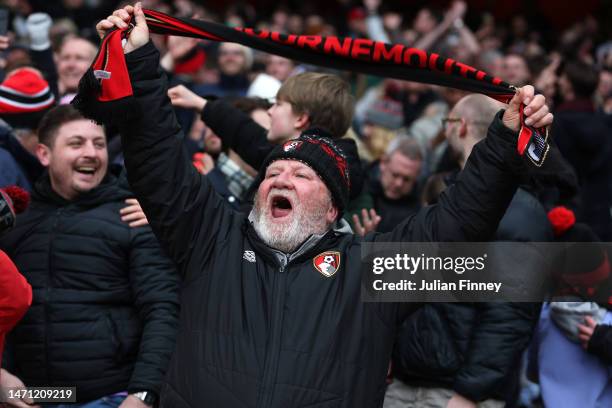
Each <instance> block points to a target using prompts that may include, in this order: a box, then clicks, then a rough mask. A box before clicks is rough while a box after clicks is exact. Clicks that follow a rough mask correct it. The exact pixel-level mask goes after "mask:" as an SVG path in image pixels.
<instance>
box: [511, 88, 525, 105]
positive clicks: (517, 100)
mask: <svg viewBox="0 0 612 408" xmlns="http://www.w3.org/2000/svg"><path fill="white" fill-rule="evenodd" d="M522 102H523V88H518V90H517V91H516V93H515V94H514V97H512V99H511V100H510V102H509V103H508V109H516V110H518V109H519V107H520V106H521V103H522Z"/></svg>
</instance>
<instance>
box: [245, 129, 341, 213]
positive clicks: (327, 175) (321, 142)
mask: <svg viewBox="0 0 612 408" xmlns="http://www.w3.org/2000/svg"><path fill="white" fill-rule="evenodd" d="M277 160H297V161H300V162H302V163H304V164H306V165H307V166H309V167H310V168H312V169H313V170H314V171H315V172H316V173H317V174H318V175H319V177H321V179H322V180H323V182H324V183H325V185H326V186H327V188H328V189H329V191H330V192H331V196H332V200H333V202H334V205H335V206H336V207H337V208H338V210H340V211H342V210H343V209H345V208H346V206H347V204H348V201H349V192H350V178H349V168H348V163H347V160H346V157H345V156H344V153H343V152H342V150H341V149H340V148H339V147H338V146H336V144H335V143H334V142H333V140H332V138H331V137H330V135H329V133H327V132H325V131H324V130H322V129H318V128H311V129H308V130H305V131H304V132H303V133H302V134H301V135H300V137H298V138H297V139H292V140H289V141H287V142H285V143H283V144H282V145H279V146H276V147H275V148H274V150H272V152H270V154H269V155H268V157H266V159H265V160H264V162H263V165H262V167H261V169H260V171H259V175H258V176H257V179H256V181H255V186H258V185H259V184H260V183H261V182H262V181H263V179H264V177H265V174H266V169H267V168H268V166H269V165H270V163H272V162H274V161H277Z"/></svg>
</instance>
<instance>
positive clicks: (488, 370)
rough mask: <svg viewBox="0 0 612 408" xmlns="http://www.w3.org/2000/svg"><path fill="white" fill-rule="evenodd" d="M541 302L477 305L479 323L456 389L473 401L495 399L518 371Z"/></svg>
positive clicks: (456, 381)
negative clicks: (502, 387) (497, 393)
mask: <svg viewBox="0 0 612 408" xmlns="http://www.w3.org/2000/svg"><path fill="white" fill-rule="evenodd" d="M540 306H541V305H540V304H539V303H510V302H507V303H502V302H495V303H475V304H474V307H476V308H477V309H479V314H478V321H477V324H476V325H475V327H474V328H473V330H472V333H473V334H472V339H471V341H470V347H469V349H468V351H467V353H466V354H465V357H466V360H465V361H464V362H463V364H462V365H461V368H460V369H459V371H458V372H457V374H456V375H455V382H454V384H453V389H454V390H455V391H456V392H457V393H459V394H461V395H463V396H464V397H466V398H469V399H470V400H472V401H483V400H485V399H488V398H492V395H493V393H494V392H495V391H496V390H497V389H499V388H500V387H501V386H502V385H503V383H504V381H507V380H508V378H509V374H510V373H512V372H513V371H514V370H518V367H519V362H520V360H521V356H522V354H523V351H524V350H525V349H526V348H527V346H528V345H529V342H530V340H531V336H532V334H533V331H534V329H535V326H536V324H537V322H538V317H539V312H540Z"/></svg>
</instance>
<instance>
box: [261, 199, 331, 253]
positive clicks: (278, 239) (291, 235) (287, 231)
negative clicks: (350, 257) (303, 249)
mask: <svg viewBox="0 0 612 408" xmlns="http://www.w3.org/2000/svg"><path fill="white" fill-rule="evenodd" d="M272 195H281V196H284V197H287V198H288V199H290V200H291V203H293V208H292V211H291V218H290V219H289V220H287V221H285V222H282V223H281V222H278V221H275V220H274V218H273V217H272V214H271V210H270V205H269V204H268V205H265V208H261V207H262V203H261V202H260V201H259V193H257V194H256V195H255V205H254V206H253V218H252V221H253V227H254V228H255V231H256V232H257V234H258V235H259V237H260V238H261V239H262V240H263V241H264V242H265V243H266V244H267V245H268V246H269V247H271V248H274V249H278V250H279V251H282V252H285V253H291V252H293V251H295V250H296V249H297V248H298V247H299V246H300V245H301V244H302V243H303V242H304V241H306V239H308V237H310V236H311V235H313V234H322V233H324V232H326V231H327V230H328V229H329V227H330V223H327V221H326V214H327V209H328V208H329V206H330V205H331V197H329V195H328V197H327V203H323V204H322V203H314V200H311V201H312V203H311V201H308V202H306V203H301V202H299V200H298V198H297V195H296V194H295V192H293V191H290V190H280V189H272V190H270V192H269V194H268V196H269V197H271V196H272ZM309 206H310V207H314V209H313V210H311V212H310V213H308V212H307V210H306V207H309Z"/></svg>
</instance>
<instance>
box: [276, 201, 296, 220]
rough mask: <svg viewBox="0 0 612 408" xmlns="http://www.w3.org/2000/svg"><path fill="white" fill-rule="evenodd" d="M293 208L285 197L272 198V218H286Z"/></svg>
mask: <svg viewBox="0 0 612 408" xmlns="http://www.w3.org/2000/svg"><path fill="white" fill-rule="evenodd" d="M292 209H293V206H292V205H291V201H289V199H288V198H287V197H283V196H275V197H272V217H273V218H281V217H286V216H287V215H289V214H290V213H291V211H292Z"/></svg>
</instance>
